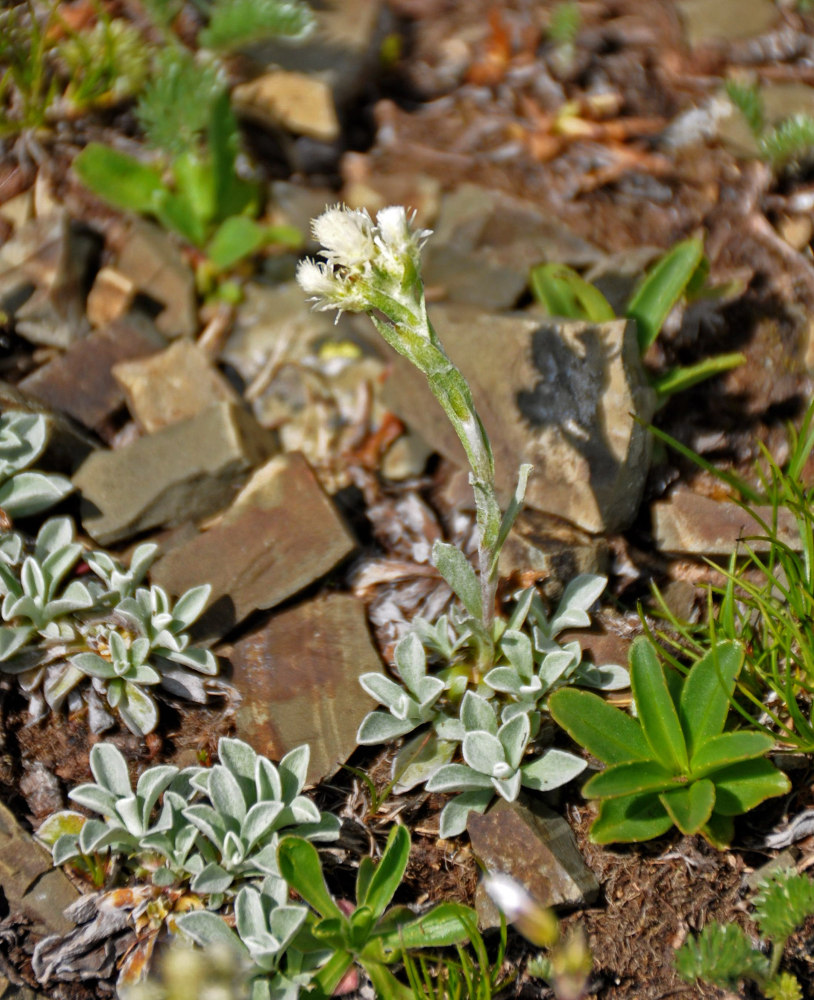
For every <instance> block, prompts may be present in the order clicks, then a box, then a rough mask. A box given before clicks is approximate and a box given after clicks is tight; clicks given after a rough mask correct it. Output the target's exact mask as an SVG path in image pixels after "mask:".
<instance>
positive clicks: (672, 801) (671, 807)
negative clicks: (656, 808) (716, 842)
mask: <svg viewBox="0 0 814 1000" xmlns="http://www.w3.org/2000/svg"><path fill="white" fill-rule="evenodd" d="M659 799H660V801H661V803H662V805H663V806H664V808H665V809H666V810H667V812H668V813H669V815H670V818H671V819H672V821H673V822H674V823H675V825H676V826H677V827H678V828H679V830H681V832H682V833H685V834H693V833H698V831H699V830H700V829H701V827H702V826H703V825H704V824H705V823H706V822H707V821H708V820H709V818H710V816H711V815H712V807H713V806H714V805H715V786H714V785H713V784H712V782H711V781H706V780H702V781H694V782H693V783H692V784H691V785H684V786H682V787H681V788H672V789H670V790H669V791H667V792H662V793H661V795H659Z"/></svg>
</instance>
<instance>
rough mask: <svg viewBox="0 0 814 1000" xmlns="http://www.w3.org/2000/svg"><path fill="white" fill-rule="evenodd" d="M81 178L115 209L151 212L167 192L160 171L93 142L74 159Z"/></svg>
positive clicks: (86, 185) (74, 166) (74, 164)
mask: <svg viewBox="0 0 814 1000" xmlns="http://www.w3.org/2000/svg"><path fill="white" fill-rule="evenodd" d="M73 169H74V170H75V171H76V173H77V175H78V176H79V179H80V180H81V181H82V183H83V184H84V185H85V187H87V188H90V190H91V191H93V192H94V193H95V194H98V195H99V197H100V198H103V199H104V200H105V201H106V202H109V203H110V204H111V205H115V206H116V208H123V209H125V210H126V211H130V212H142V213H151V212H152V211H153V208H154V206H155V203H156V197H157V196H158V195H159V193H160V192H162V191H166V188H165V187H164V184H163V181H162V180H161V171H160V170H158V169H157V168H156V167H149V166H147V165H145V164H144V163H140V162H139V161H138V160H137V159H135V157H132V156H128V155H127V154H126V153H120V152H119V151H118V150H115V149H113V148H111V147H110V146H104V145H102V144H101V143H99V142H91V143H89V144H88V145H87V146H85V148H84V149H83V150H82V152H81V153H80V154H79V155H78V156H77V157H76V158H75V159H74V161H73Z"/></svg>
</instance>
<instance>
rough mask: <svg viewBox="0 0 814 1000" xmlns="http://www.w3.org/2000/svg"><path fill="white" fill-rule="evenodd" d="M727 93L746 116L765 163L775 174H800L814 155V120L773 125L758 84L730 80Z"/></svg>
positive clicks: (797, 119) (792, 119) (800, 116)
mask: <svg viewBox="0 0 814 1000" xmlns="http://www.w3.org/2000/svg"><path fill="white" fill-rule="evenodd" d="M726 93H727V95H728V96H729V99H730V100H731V101H732V103H733V104H734V105H735V107H736V108H737V109H738V111H740V113H741V114H742V115H743V117H744V119H745V121H746V124H747V125H748V126H749V129H750V131H751V133H752V135H753V136H754V138H755V141H756V142H757V145H758V152H759V154H760V157H761V159H763V160H765V161H766V162H767V163H768V164H769V165H770V166H771V167H772V169H773V170H775V171H782V170H791V171H795V170H799V169H801V168H802V167H803V166H804V165H805V164H806V163H807V162H809V161H810V160H811V157H812V154H814V117H812V116H811V115H809V114H805V113H803V112H801V113H799V114H795V115H789V117H787V118H784V119H783V120H782V121H780V122H778V124H777V125H769V124H768V123H767V121H766V112H765V108H764V106H763V98H762V97H761V94H760V88H759V86H758V84H757V83H751V84H750V83H741V82H739V81H737V80H727V82H726Z"/></svg>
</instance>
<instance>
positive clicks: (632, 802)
mask: <svg viewBox="0 0 814 1000" xmlns="http://www.w3.org/2000/svg"><path fill="white" fill-rule="evenodd" d="M672 825H673V819H672V817H671V816H670V814H669V813H668V812H667V810H666V809H665V808H664V805H663V804H662V803H661V801H660V800H659V795H658V793H657V792H643V793H642V794H640V795H625V796H622V797H621V798H618V799H602V801H601V802H600V804H599V814H598V816H597V817H596V819H595V820H594V823H593V826H592V827H591V833H590V838H591V841H592V842H593V843H594V844H614V843H628V842H632V843H638V842H639V841H643V840H652V839H653V837H660V836H661V835H662V834H663V833H666V832H667V831H668V830H669V829H670V827H671V826H672Z"/></svg>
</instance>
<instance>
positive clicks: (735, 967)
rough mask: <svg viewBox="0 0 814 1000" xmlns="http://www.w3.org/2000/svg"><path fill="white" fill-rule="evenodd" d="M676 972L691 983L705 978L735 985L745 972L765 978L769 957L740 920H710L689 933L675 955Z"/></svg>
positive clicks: (731, 985) (714, 983) (724, 986)
mask: <svg viewBox="0 0 814 1000" xmlns="http://www.w3.org/2000/svg"><path fill="white" fill-rule="evenodd" d="M675 966H676V972H678V974H679V976H681V978H682V979H684V980H685V981H686V982H688V983H694V982H695V981H696V980H699V979H701V980H705V981H706V982H709V983H712V984H713V985H715V986H720V987H721V988H722V989H736V988H737V986H738V984H739V982H740V981H741V979H743V978H744V977H746V976H749V977H750V978H754V979H757V980H758V981H761V982H762V981H763V979H764V978H765V977H766V976H767V975H768V972H769V959H768V958H767V956H766V955H762V954H761V953H760V952H759V951H758V950H757V949H756V948H755V947H754V946H753V945H752V942H751V941H750V940H749V938H748V937H747V935H746V932H745V931H744V930H743V928H742V927H739V926H738V925H737V924H719V923H711V924H707V926H706V927H705V928H704V929H703V931H702V932H701V933H700V934H699V935H698V936H697V937H692V936H691V937H689V938H687V940H686V941H685V942H684V944H683V945H682V946H681V947H680V948H679V949H678V951H677V952H676V955H675Z"/></svg>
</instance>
